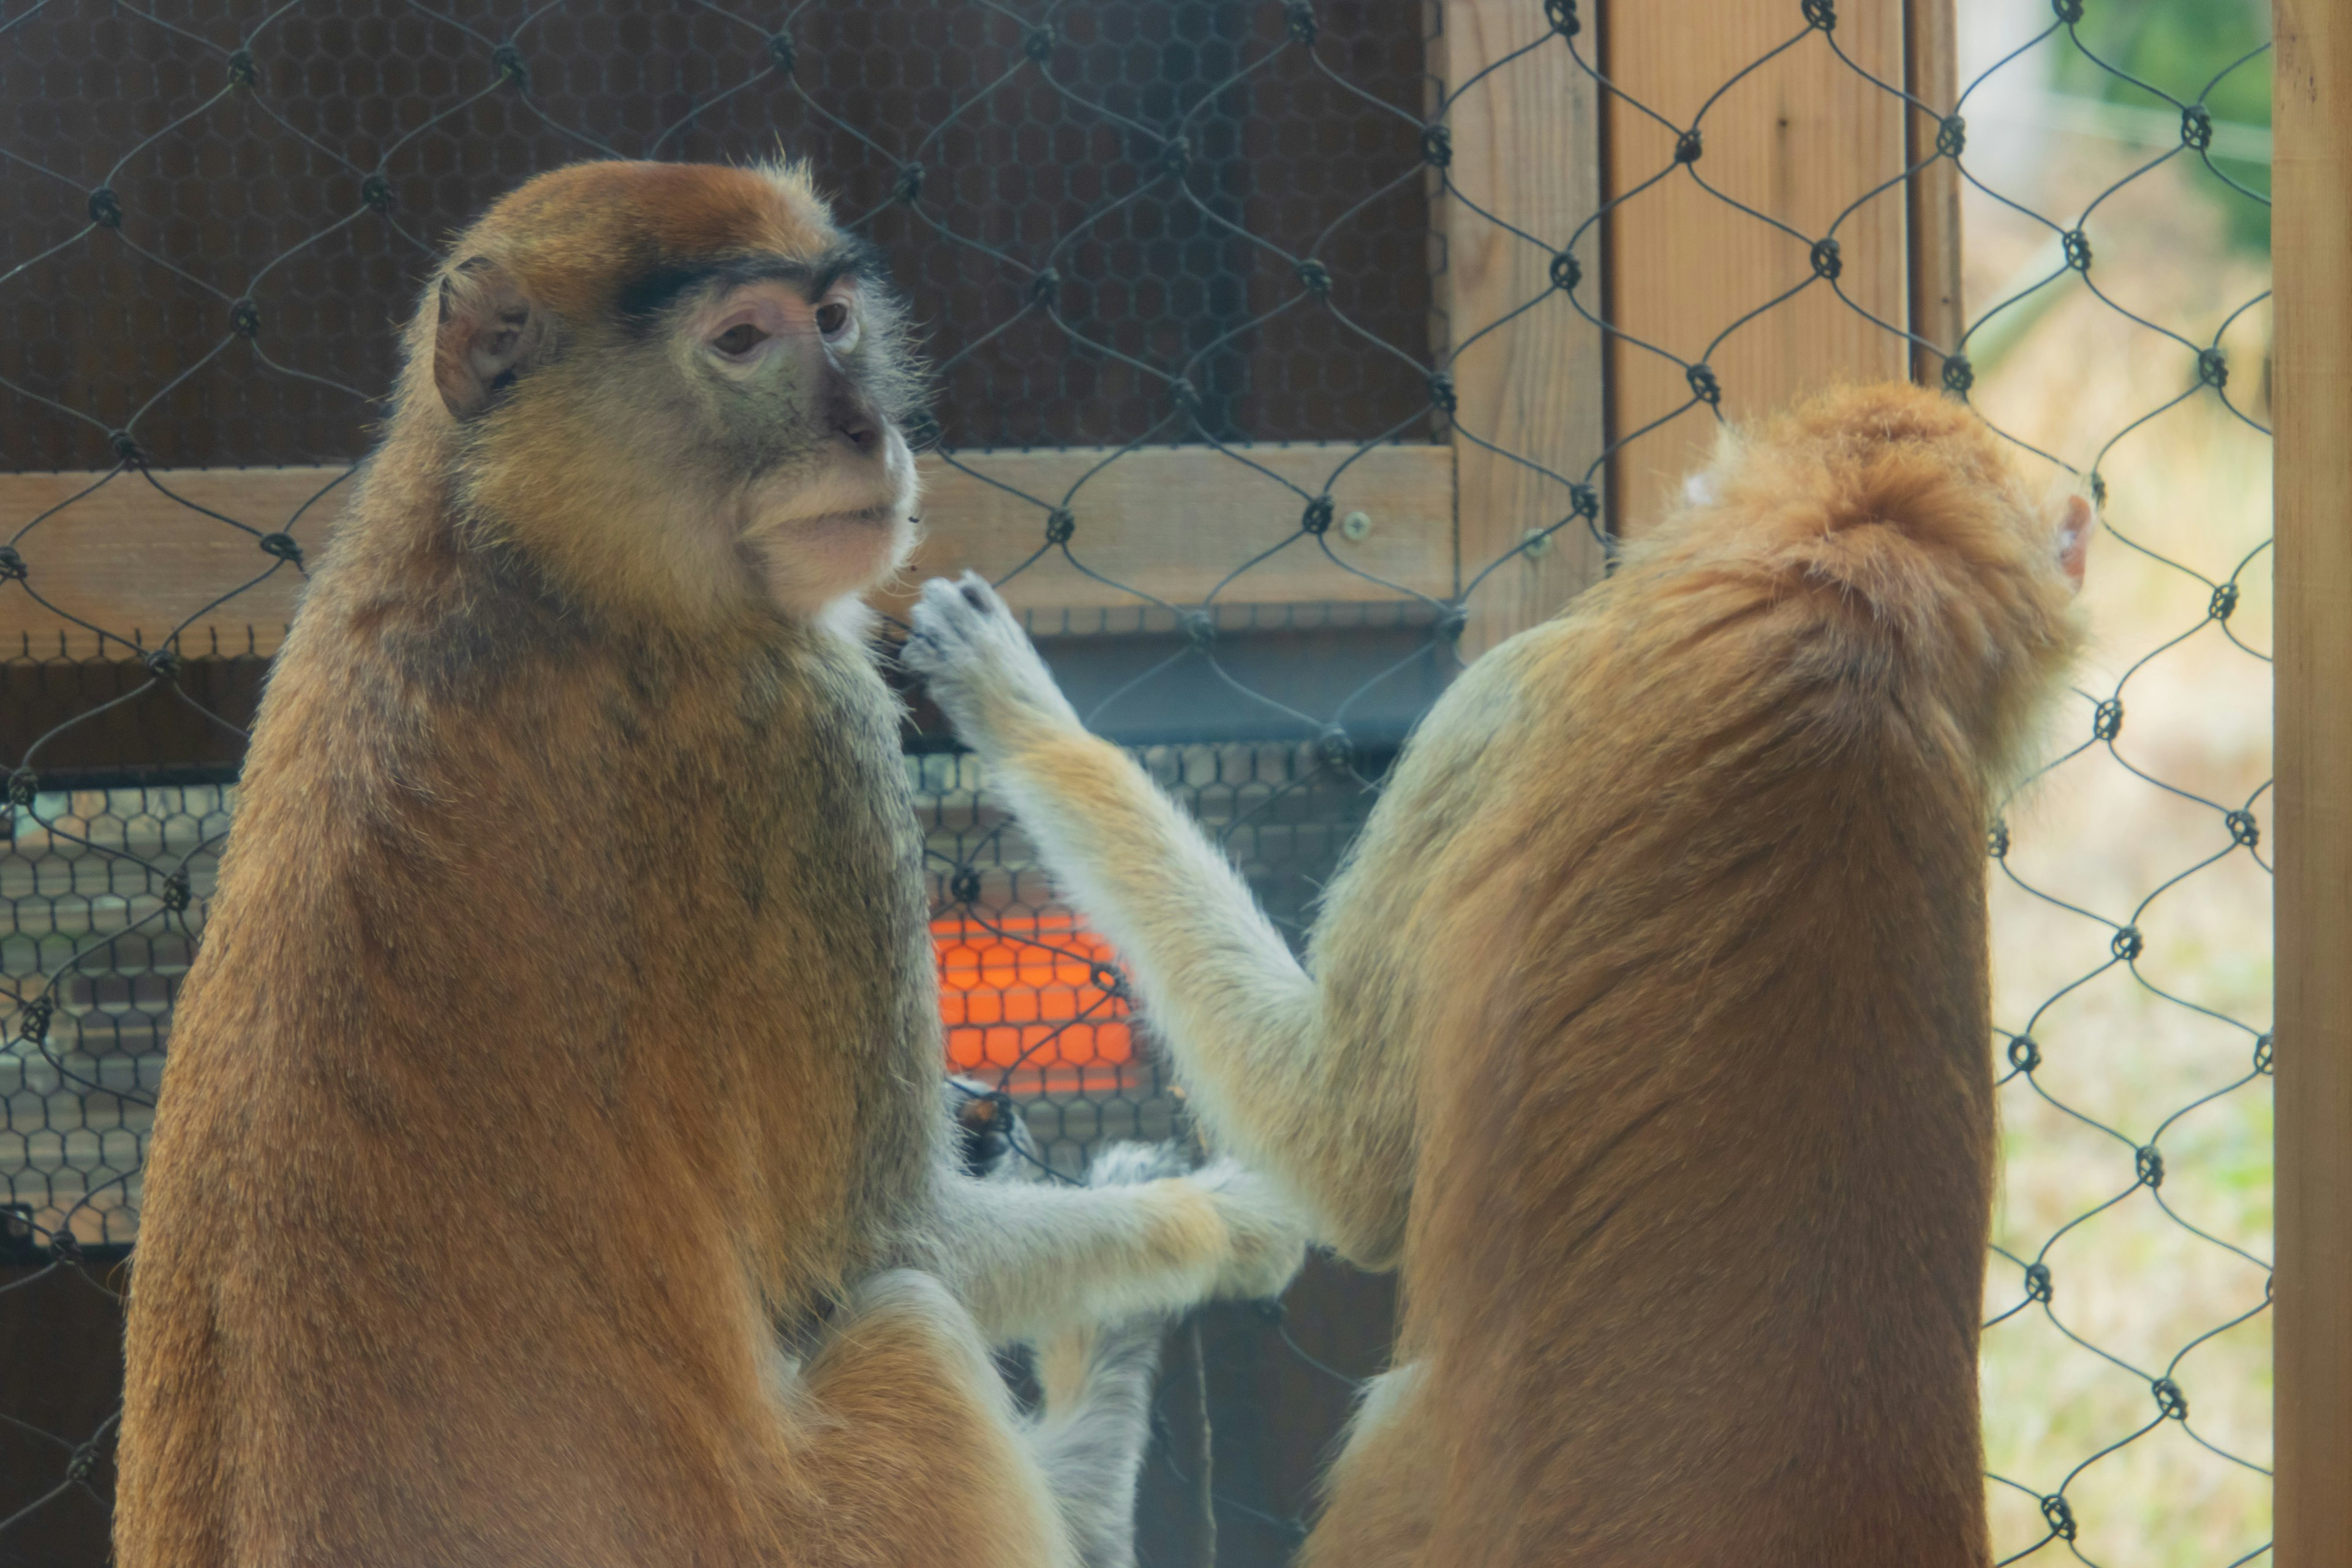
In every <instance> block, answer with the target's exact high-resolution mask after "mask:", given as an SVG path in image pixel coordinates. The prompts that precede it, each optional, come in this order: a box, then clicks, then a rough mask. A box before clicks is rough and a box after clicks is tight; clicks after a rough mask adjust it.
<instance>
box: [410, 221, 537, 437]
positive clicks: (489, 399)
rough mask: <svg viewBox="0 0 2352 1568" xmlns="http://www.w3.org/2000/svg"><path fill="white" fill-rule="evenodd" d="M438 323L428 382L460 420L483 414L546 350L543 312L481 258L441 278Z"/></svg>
mask: <svg viewBox="0 0 2352 1568" xmlns="http://www.w3.org/2000/svg"><path fill="white" fill-rule="evenodd" d="M440 310H441V321H440V327H439V330H438V331H436V333H435V334H434V341H433V383H434V384H435V385H436V386H438V387H439V388H440V389H441V401H442V402H443V403H444V404H445V405H447V406H448V409H449V412H450V413H451V414H452V415H454V416H457V418H458V419H460V420H465V419H471V418H474V417H476V416H478V415H480V414H482V413H483V412H485V411H486V410H487V409H488V407H489V406H490V405H492V404H493V403H496V402H497V401H498V400H499V397H500V396H501V395H503V394H504V393H505V392H506V390H507V388H509V387H510V386H512V385H513V384H514V383H515V379H516V378H517V377H518V376H520V375H521V374H523V373H524V372H525V371H527V370H529V369H530V367H531V365H532V364H533V363H535V362H536V361H537V360H538V359H539V358H540V357H541V354H542V353H544V351H545V349H546V347H547V342H548V339H549V336H550V333H549V331H548V314H547V311H546V310H545V309H544V308H543V307H541V306H539V305H536V304H533V303H532V302H531V299H530V296H529V295H528V294H525V293H524V292H523V291H522V286H521V285H520V284H519V283H517V282H516V281H515V280H514V279H513V277H512V276H511V275H509V273H508V272H507V270H506V268H502V267H500V266H499V264H498V263H497V262H495V261H492V260H491V259H490V258H488V257H487V256H476V257H471V258H467V259H466V260H464V261H461V262H459V263H457V266H455V267H452V268H449V270H448V271H446V272H445V273H443V274H442V275H441V304H440Z"/></svg>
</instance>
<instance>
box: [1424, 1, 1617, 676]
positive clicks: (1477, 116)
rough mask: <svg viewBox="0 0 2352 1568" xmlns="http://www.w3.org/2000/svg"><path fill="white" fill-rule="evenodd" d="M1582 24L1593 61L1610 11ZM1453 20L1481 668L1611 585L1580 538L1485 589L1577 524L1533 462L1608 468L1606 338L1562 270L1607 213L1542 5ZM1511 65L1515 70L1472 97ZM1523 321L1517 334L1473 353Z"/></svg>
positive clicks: (1458, 303)
mask: <svg viewBox="0 0 2352 1568" xmlns="http://www.w3.org/2000/svg"><path fill="white" fill-rule="evenodd" d="M1570 9H1571V10H1573V11H1576V12H1581V13H1582V14H1583V20H1582V21H1581V22H1580V24H1579V26H1580V28H1581V31H1580V33H1579V34H1578V35H1577V46H1578V47H1579V48H1580V49H1582V50H1583V52H1584V56H1585V58H1587V59H1588V60H1590V59H1592V58H1594V55H1593V47H1594V39H1593V37H1592V26H1593V21H1592V17H1591V11H1592V6H1591V5H1590V4H1586V5H1580V6H1575V7H1571V8H1570ZM1443 16H1444V22H1443V32H1442V34H1441V35H1440V36H1439V37H1436V38H1434V39H1433V40H1432V43H1431V54H1432V56H1433V58H1432V61H1431V66H1432V68H1433V70H1434V71H1436V72H1437V73H1438V74H1439V76H1440V78H1441V79H1443V80H1444V82H1445V83H1446V84H1447V87H1448V89H1449V98H1450V107H1449V109H1448V110H1447V114H1446V128H1447V131H1448V133H1449V135H1450V137H1451V140H1452V163H1451V164H1450V165H1449V166H1448V168H1447V171H1446V174H1447V184H1449V185H1450V186H1451V187H1452V189H1453V190H1454V191H1456V192H1459V193H1460V195H1459V197H1458V198H1457V197H1454V196H1444V197H1442V198H1441V199H1440V202H1439V205H1438V210H1437V212H1436V213H1434V214H1433V218H1434V219H1435V222H1436V224H1437V226H1438V231H1439V232H1440V233H1442V234H1443V235H1444V237H1445V270H1444V272H1443V273H1442V274H1441V275H1440V277H1439V280H1438V281H1439V284H1440V287H1441V289H1443V293H1444V297H1443V301H1442V303H1443V309H1444V311H1445V315H1446V321H1447V329H1448V331H1447V336H1448V341H1449V344H1450V346H1452V347H1453V349H1454V353H1455V354H1456V356H1457V357H1455V358H1454V360H1453V362H1452V363H1451V364H1450V366H1449V367H1448V368H1449V373H1450V374H1451V375H1452V376H1453V379H1454V396H1455V398H1456V403H1457V405H1456V409H1455V413H1454V465H1455V466H1454V476H1455V486H1456V488H1455V492H1454V497H1455V499H1454V519H1455V540H1456V542H1457V548H1458V560H1459V562H1460V581H1461V583H1462V584H1465V585H1467V584H1471V583H1472V582H1474V581H1477V586H1476V588H1475V590H1474V591H1473V592H1472V593H1471V595H1470V596H1469V601H1468V604H1467V605H1466V606H1465V607H1466V609H1467V610H1468V613H1469V617H1470V619H1469V625H1468V626H1467V627H1466V628H1465V631H1464V634H1463V638H1462V655H1463V657H1464V658H1473V657H1475V655H1477V654H1478V653H1479V652H1481V651H1483V650H1484V649H1486V648H1487V647H1492V646H1493V645H1494V644H1496V643H1497V642H1500V641H1501V640H1502V639H1503V638H1505V637H1508V636H1510V635H1511V634H1512V633H1513V632H1516V631H1519V630H1521V629H1522V628H1524V627H1527V626H1533V625H1535V624H1536V623H1537V622H1538V621H1541V620H1543V619H1545V618H1546V617H1548V616H1550V615H1551V614H1552V612H1553V611H1555V610H1557V609H1559V607H1560V605H1563V604H1565V603H1567V602H1568V600H1569V598H1570V596H1571V595H1574V594H1575V593H1576V592H1577V590H1579V589H1580V588H1582V587H1583V586H1584V585H1585V584H1588V583H1591V582H1592V581H1593V580H1594V579H1595V578H1597V577H1599V576H1600V574H1601V549H1600V545H1599V543H1598V542H1596V541H1595V540H1594V539H1593V537H1592V535H1591V531H1590V530H1588V529H1587V528H1585V527H1584V526H1583V524H1582V522H1581V521H1576V522H1571V523H1570V524H1569V526H1567V527H1565V528H1562V529H1560V530H1559V531H1558V532H1556V533H1554V534H1553V535H1552V536H1551V537H1550V539H1549V541H1548V542H1546V543H1545V544H1544V545H1543V546H1541V547H1539V548H1538V549H1535V550H1532V551H1528V552H1522V553H1520V554H1519V555H1517V556H1516V557H1514V558H1513V559H1510V560H1507V561H1502V564H1501V565H1500V566H1499V567H1498V568H1497V569H1496V571H1495V572H1493V573H1492V574H1489V575H1487V576H1486V577H1485V579H1484V580H1483V581H1478V579H1479V574H1481V573H1483V572H1485V571H1486V568H1487V567H1488V566H1490V565H1493V564H1494V563H1496V562H1497V561H1501V560H1502V557H1504V556H1505V555H1506V554H1507V553H1508V552H1512V551H1515V550H1517V549H1518V548H1519V546H1520V545H1521V544H1522V543H1523V542H1526V540H1527V538H1528V533H1529V531H1532V530H1540V529H1547V528H1549V527H1551V526H1552V525H1553V524H1554V523H1557V522H1559V521H1561V520H1562V519H1564V518H1567V517H1569V516H1570V511H1571V500H1570V491H1569V487H1568V485H1567V484H1566V483H1564V482H1562V481H1561V480H1560V479H1554V478H1551V477H1550V476H1549V475H1548V474H1546V473H1544V472H1541V471H1539V470H1538V469H1537V468H1530V467H1528V462H1522V461H1520V460H1519V459H1520V458H1526V459H1528V461H1529V462H1533V463H1538V464H1540V465H1542V468H1546V469H1549V470H1550V473H1551V474H1558V475H1564V476H1566V477H1567V478H1568V479H1582V478H1583V476H1584V471H1585V469H1586V468H1589V467H1591V464H1592V462H1593V460H1594V459H1595V458H1599V457H1600V456H1601V431H1602V413H1601V405H1602V399H1601V334H1600V331H1599V329H1597V328H1595V327H1593V326H1592V325H1591V323H1589V322H1588V321H1585V320H1584V318H1583V317H1582V316H1580V315H1579V314H1578V313H1577V311H1576V310H1575V308H1574V307H1573V306H1572V305H1570V302H1569V300H1568V296H1567V295H1566V294H1564V293H1562V292H1560V291H1559V290H1558V289H1554V288H1553V286H1552V260H1553V258H1554V255H1555V254H1556V253H1557V252H1558V251H1559V250H1560V249H1564V248H1565V247H1566V246H1567V244H1568V241H1569V238H1570V236H1572V235H1573V234H1574V233H1575V232H1576V227H1577V226H1578V225H1579V224H1580V223H1582V222H1583V221H1584V220H1585V219H1586V218H1588V217H1590V216H1591V214H1592V212H1593V209H1594V208H1595V207H1596V206H1597V205H1599V201H1600V184H1601V169H1600V158H1599V155H1598V152H1597V149H1598V147H1599V116H1598V113H1597V110H1596V108H1595V100H1596V98H1597V96H1598V92H1597V89H1595V88H1594V86H1593V83H1592V79H1591V76H1590V75H1588V74H1587V73H1586V72H1585V71H1584V70H1583V69H1581V68H1579V66H1578V65H1577V63H1576V59H1575V57H1574V55H1572V54H1571V53H1570V47H1569V41H1568V39H1567V37H1561V36H1559V35H1557V34H1555V32H1554V31H1553V28H1552V25H1551V23H1550V21H1549V19H1548V18H1547V16H1546V14H1545V7H1544V6H1543V5H1540V4H1538V0H1449V3H1448V4H1447V5H1445V6H1444V12H1443ZM1530 45H1533V46H1535V47H1532V48H1530V47H1529V46H1530ZM1522 49H1525V50H1527V51H1528V52H1526V53H1525V54H1518V55H1517V58H1509V57H1511V56H1513V55H1514V54H1516V53H1517V51H1519V50H1522ZM1497 61H1507V63H1505V64H1502V65H1501V66H1500V67H1499V68H1494V69H1493V70H1492V71H1491V74H1488V75H1486V76H1485V77H1484V79H1481V80H1479V81H1477V82H1476V83H1475V85H1472V86H1468V87H1467V89H1466V90H1462V88H1463V84H1468V83H1470V81H1471V79H1472V78H1474V77H1477V76H1479V74H1480V73H1481V72H1485V71H1488V69H1489V68H1492V67H1496V62H1497ZM1454 92H1458V94H1459V95H1458V96H1452V94H1453V93H1454ZM1474 204H1475V206H1476V207H1479V208H1483V209H1484V212H1483V213H1482V212H1478V211H1473V210H1472V207H1473V205H1474ZM1487 214H1491V215H1493V216H1486V215H1487ZM1496 218H1500V219H1502V220H1504V222H1506V223H1508V224H1509V225H1511V226H1513V227H1516V228H1517V229H1519V230H1522V231H1523V232H1524V233H1525V234H1528V235H1532V236H1534V237H1536V239H1537V240H1540V241H1541V242H1542V243H1541V244H1535V243H1531V242H1530V241H1528V239H1525V238H1522V237H1520V236H1519V235H1517V234H1514V233H1512V232H1511V230H1510V229H1509V228H1506V227H1504V226H1503V225H1502V224H1500V223H1497V222H1496V221H1495V220H1496ZM1547 247H1550V248H1547ZM1579 248H1580V254H1581V257H1582V258H1583V265H1584V271H1585V273H1586V279H1585V281H1584V282H1583V283H1582V284H1581V285H1580V294H1579V297H1580V298H1581V299H1583V300H1587V301H1588V308H1594V307H1597V302H1598V300H1600V297H1601V295H1600V278H1599V271H1600V262H1601V247H1599V246H1598V245H1597V244H1593V243H1591V237H1590V236H1588V237H1587V240H1586V243H1585V244H1583V245H1582V246H1580V247H1579ZM1530 301H1533V302H1534V303H1532V304H1530ZM1522 306H1527V307H1528V309H1526V310H1523V311H1522V310H1521V307H1522ZM1514 311H1520V313H1519V314H1517V315H1516V316H1514V315H1513V314H1512V313H1513V312H1514ZM1595 313H1596V314H1597V313H1598V310H1597V309H1595ZM1506 316H1512V320H1511V321H1510V324H1509V325H1507V326H1506V327H1503V328H1502V329H1501V330H1499V331H1494V332H1489V333H1487V334H1486V336H1485V337H1483V338H1477V341H1475V342H1472V341H1471V340H1472V339H1473V338H1474V337H1476V335H1477V334H1478V333H1479V331H1481V330H1483V329H1484V328H1486V327H1488V326H1490V325H1492V324H1494V323H1495V322H1496V321H1501V320H1502V319H1503V318H1504V317H1506ZM1465 344H1466V345H1467V346H1466V347H1465V346H1463V345H1465Z"/></svg>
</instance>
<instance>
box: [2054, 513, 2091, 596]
mask: <svg viewBox="0 0 2352 1568" xmlns="http://www.w3.org/2000/svg"><path fill="white" fill-rule="evenodd" d="M2091 521H2092V519H2091V503H2090V502H2089V501H2087V500H2084V499H2083V498H2082V497H2081V496H2068V497H2067V498H2066V505H2065V508H2064V510H2062V511H2061V512H2060V513H2059V515H2058V564H2059V565H2060V566H2062V567H2063V568H2065V572H2066V580H2067V581H2068V582H2070V583H2072V584H2074V586H2075V587H2076V588H2078V589H2079V588H2081V587H2082V585H2083V558H2084V555H2086V554H2087V553H2089V552H2090V548H2091Z"/></svg>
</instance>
